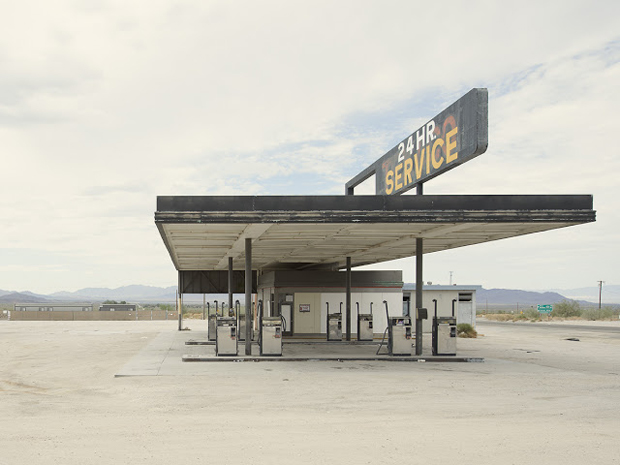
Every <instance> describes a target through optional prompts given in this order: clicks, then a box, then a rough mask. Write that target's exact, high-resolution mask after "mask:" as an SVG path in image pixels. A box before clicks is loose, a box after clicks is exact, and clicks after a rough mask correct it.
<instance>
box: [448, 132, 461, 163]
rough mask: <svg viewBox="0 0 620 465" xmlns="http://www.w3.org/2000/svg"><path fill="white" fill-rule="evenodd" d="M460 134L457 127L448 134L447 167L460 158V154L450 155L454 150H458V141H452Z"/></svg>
mask: <svg viewBox="0 0 620 465" xmlns="http://www.w3.org/2000/svg"><path fill="white" fill-rule="evenodd" d="M458 132H459V128H458V126H457V127H455V128H454V129H453V130H452V131H450V132H449V133H448V134H446V165H447V164H448V163H452V162H453V161H454V160H456V159H457V158H458V157H459V153H458V152H454V154H451V153H450V152H452V150H453V149H455V148H456V139H455V140H454V142H453V141H452V140H451V139H452V138H453V137H454V136H456V135H457V134H458Z"/></svg>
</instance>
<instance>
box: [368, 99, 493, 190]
mask: <svg viewBox="0 0 620 465" xmlns="http://www.w3.org/2000/svg"><path fill="white" fill-rule="evenodd" d="M487 145H488V94H487V90H486V89H472V90H471V91H469V92H468V93H467V94H465V95H464V96H463V97H461V98H460V99H459V100H457V101H456V102H454V103H453V104H452V105H450V106H449V107H448V108H446V109H445V110H444V111H442V112H441V113H439V114H438V115H437V116H435V117H434V118H433V119H432V120H430V121H429V122H428V123H426V124H425V125H424V126H422V127H421V128H419V129H418V130H417V131H415V132H413V134H411V135H410V136H409V137H407V138H406V139H403V140H402V141H401V142H400V143H399V144H398V145H396V147H394V148H393V149H392V150H390V151H389V152H388V153H386V154H385V155H384V156H383V157H381V158H380V159H379V160H377V161H376V162H375V165H374V167H375V170H374V171H375V176H376V192H377V194H379V195H392V194H401V193H403V192H405V191H407V190H409V189H411V188H412V187H414V186H415V185H416V184H418V183H420V182H424V181H428V180H429V179H431V178H434V177H435V176H438V175H440V174H441V173H443V172H445V171H448V170H450V169H452V168H455V167H457V166H459V165H460V164H462V163H465V162H466V161H468V160H471V159H472V158H474V157H477V156H478V155H480V154H482V153H484V152H485V151H486V149H487Z"/></svg>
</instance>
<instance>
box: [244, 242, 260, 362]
mask: <svg viewBox="0 0 620 465" xmlns="http://www.w3.org/2000/svg"><path fill="white" fill-rule="evenodd" d="M251 308H252V239H249V238H246V240H245V355H252V326H251V324H250V318H249V317H250V314H251V313H252V312H251ZM259 329H260V328H259Z"/></svg>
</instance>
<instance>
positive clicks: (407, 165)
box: [404, 158, 413, 186]
mask: <svg viewBox="0 0 620 465" xmlns="http://www.w3.org/2000/svg"><path fill="white" fill-rule="evenodd" d="M412 170H413V161H411V158H407V159H406V160H405V173H404V174H405V186H408V185H409V184H411V183H413V179H412V178H411V171H412Z"/></svg>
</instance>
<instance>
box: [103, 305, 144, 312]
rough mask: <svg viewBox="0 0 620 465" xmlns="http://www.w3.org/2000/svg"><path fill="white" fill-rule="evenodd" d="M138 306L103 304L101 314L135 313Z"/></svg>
mask: <svg viewBox="0 0 620 465" xmlns="http://www.w3.org/2000/svg"><path fill="white" fill-rule="evenodd" d="M136 310H137V305H136V304H102V305H101V306H99V311H100V312H135V311H136Z"/></svg>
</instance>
